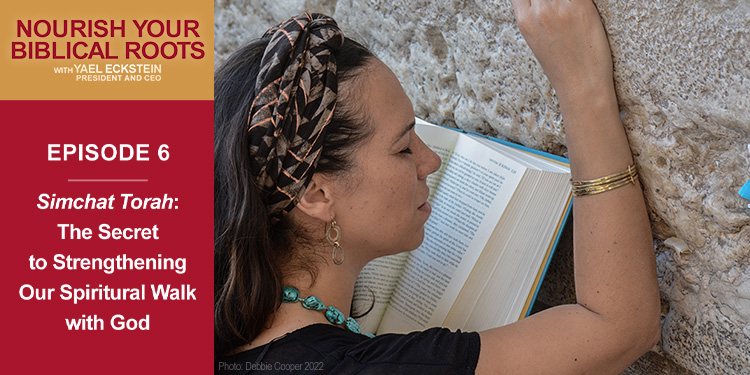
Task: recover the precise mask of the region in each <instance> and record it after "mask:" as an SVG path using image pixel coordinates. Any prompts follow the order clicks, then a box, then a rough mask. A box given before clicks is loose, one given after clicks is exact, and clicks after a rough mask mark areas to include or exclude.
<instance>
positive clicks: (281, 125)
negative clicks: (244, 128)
mask: <svg viewBox="0 0 750 375" xmlns="http://www.w3.org/2000/svg"><path fill="white" fill-rule="evenodd" d="M267 37H270V38H271V39H270V41H269V42H268V46H267V47H266V50H265V52H264V54H263V58H262V60H261V63H260V73H259V74H258V78H257V82H256V85H255V98H254V100H253V102H252V104H251V105H250V116H249V117H248V124H247V125H248V133H249V137H250V155H251V158H252V160H251V163H250V164H251V172H252V174H253V176H255V179H256V182H257V183H258V186H260V187H261V188H262V189H263V190H264V193H265V197H266V199H267V201H266V202H267V204H268V207H269V210H270V214H271V216H277V215H280V214H281V212H289V211H291V209H292V208H294V206H295V205H296V204H297V202H298V201H299V197H300V196H301V195H302V193H303V192H304V190H305V188H306V187H307V184H308V182H309V180H310V177H311V176H312V174H313V171H314V169H315V166H316V165H317V163H318V159H319V156H320V151H321V146H322V144H323V139H324V137H325V127H326V126H327V125H328V124H329V123H330V121H331V115H332V114H333V109H334V107H335V106H336V93H337V90H338V84H337V80H336V60H335V58H334V56H333V53H334V52H335V51H337V50H338V49H339V48H340V47H341V45H342V44H343V43H344V36H343V34H342V33H341V30H339V28H338V25H337V24H336V21H334V20H333V19H332V18H330V17H328V16H324V15H322V14H315V13H313V14H308V13H304V14H301V15H299V16H297V17H292V18H290V19H289V20H287V21H285V22H283V23H281V24H279V25H277V26H274V27H272V28H270V29H269V30H268V31H266V33H265V34H264V35H263V38H267Z"/></svg>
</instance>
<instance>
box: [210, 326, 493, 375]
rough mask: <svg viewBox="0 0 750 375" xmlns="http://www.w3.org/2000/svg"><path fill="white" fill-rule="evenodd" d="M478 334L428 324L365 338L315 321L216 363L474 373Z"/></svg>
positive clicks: (223, 368)
mask: <svg viewBox="0 0 750 375" xmlns="http://www.w3.org/2000/svg"><path fill="white" fill-rule="evenodd" d="M479 345H480V343H479V335H478V334H477V333H474V332H472V333H463V332H460V331H458V332H451V331H450V330H448V329H444V328H432V329H428V330H425V331H419V332H412V333H408V334H385V335H380V336H376V337H374V338H369V337H366V336H364V335H359V334H356V333H352V332H348V331H345V330H343V329H341V328H339V327H334V326H331V325H327V324H314V325H310V326H307V327H304V328H301V329H299V330H297V331H294V332H291V333H289V334H287V335H285V336H283V337H281V338H279V339H277V340H274V341H273V342H271V343H269V344H267V345H264V346H260V347H257V348H254V349H251V350H249V351H246V352H242V353H238V354H236V355H233V356H230V357H226V358H224V359H222V361H219V362H217V364H216V370H217V373H221V374H245V373H247V372H248V371H250V370H255V371H259V372H260V373H264V371H265V373H268V374H271V373H276V372H278V373H281V372H284V371H287V372H288V371H294V372H295V373H310V374H313V373H314V374H354V373H357V374H369V373H373V374H374V373H378V374H382V373H383V372H390V373H392V374H400V373H433V374H473V373H474V368H475V367H476V364H477V360H478V358H479Z"/></svg>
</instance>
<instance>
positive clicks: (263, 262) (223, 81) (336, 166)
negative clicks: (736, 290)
mask: <svg viewBox="0 0 750 375" xmlns="http://www.w3.org/2000/svg"><path fill="white" fill-rule="evenodd" d="M267 44H268V39H260V40H255V41H253V42H251V43H249V44H248V45H246V46H244V47H242V48H241V49H239V50H238V51H237V52H235V53H234V54H233V55H232V56H231V57H229V59H227V61H226V62H225V63H224V64H223V65H222V66H221V67H220V68H219V69H218V70H217V71H216V73H215V75H214V357H215V358H216V357H218V356H221V355H224V354H227V353H229V352H231V351H232V350H233V349H235V348H237V347H238V346H241V345H244V344H247V343H249V342H250V341H252V340H253V338H255V337H256V336H257V335H258V334H259V333H260V332H261V331H263V330H264V329H265V326H266V323H267V321H268V318H269V316H270V315H271V314H272V313H273V312H274V311H276V309H277V308H278V307H279V305H280V304H281V289H282V288H283V285H282V282H283V279H284V276H285V274H284V272H288V270H289V269H290V268H296V269H303V270H306V271H308V272H310V273H311V275H312V276H313V277H314V276H315V267H314V262H309V261H307V262H306V261H301V260H309V259H306V257H307V258H309V257H311V254H295V253H294V251H293V249H292V247H293V246H292V245H293V243H294V242H295V241H296V240H295V239H294V238H293V236H296V235H297V236H298V235H299V231H298V230H296V229H295V228H294V226H293V225H292V223H290V220H289V219H288V218H287V217H286V216H284V217H282V218H281V220H279V221H274V220H272V219H271V218H270V217H269V213H268V209H267V208H266V205H265V203H264V199H263V197H262V194H261V192H260V190H259V189H258V187H257V186H256V184H255V179H254V177H253V176H251V175H250V172H249V171H250V145H249V144H248V143H249V142H248V136H247V134H248V133H247V119H248V115H249V111H250V103H251V102H252V101H253V98H254V96H255V93H254V87H255V81H256V78H257V76H258V71H259V65H260V60H261V58H262V56H263V51H264V50H265V48H266V45H267ZM334 56H335V58H336V65H337V73H336V76H337V79H338V82H339V88H341V87H342V84H344V83H345V82H350V83H351V82H353V80H355V79H356V78H357V77H358V76H359V74H361V70H362V68H363V67H365V66H366V64H367V63H368V61H369V60H370V59H372V58H373V55H372V53H371V52H370V51H369V50H367V48H365V47H363V46H362V45H361V44H359V43H357V42H355V41H353V40H351V39H348V38H345V40H344V44H343V46H342V47H341V48H340V49H339V51H337V52H336V53H334ZM350 91H351V90H350ZM357 107H358V106H357V105H355V104H354V102H353V101H352V100H350V98H344V97H342V95H341V90H339V96H338V98H337V104H336V108H335V110H334V112H333V116H332V120H331V123H330V124H329V125H328V126H327V128H326V134H325V141H324V143H323V146H322V151H321V156H320V159H319V161H318V165H317V167H316V169H315V173H330V174H339V173H341V172H345V171H347V170H351V168H352V167H353V166H354V163H353V161H352V154H353V151H354V149H355V148H356V147H357V145H358V144H360V143H361V142H363V141H364V140H365V139H366V138H367V137H368V136H369V134H370V131H369V127H368V126H366V116H365V114H364V111H362V110H361V108H357Z"/></svg>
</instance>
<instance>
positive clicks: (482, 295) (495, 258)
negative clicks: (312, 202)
mask: <svg viewBox="0 0 750 375" xmlns="http://www.w3.org/2000/svg"><path fill="white" fill-rule="evenodd" d="M416 123H417V125H416V132H417V134H418V135H419V136H420V137H421V138H422V140H423V141H424V142H425V143H426V144H427V146H429V147H430V148H431V149H432V150H434V151H435V152H436V153H437V154H438V155H440V158H441V159H442V161H443V164H442V166H441V168H440V170H439V171H437V172H436V173H434V174H433V175H431V176H429V177H428V180H427V184H428V186H429V187H430V194H431V195H430V198H429V201H430V203H431V204H432V214H431V216H430V218H429V219H428V220H427V223H426V224H425V239H424V241H423V243H422V245H421V246H420V247H419V248H418V249H416V250H414V251H412V252H408V253H402V254H396V255H391V256H387V257H383V258H378V259H375V260H373V261H372V262H370V263H368V264H367V265H366V266H365V268H364V269H363V270H362V272H361V273H360V275H359V278H358V279H357V282H356V284H355V287H354V311H355V312H362V311H366V310H367V309H368V308H369V307H370V306H371V305H372V303H373V294H374V295H375V304H374V306H373V308H372V311H370V313H368V314H367V315H365V316H364V317H362V318H359V319H357V321H358V322H359V323H360V326H361V328H362V331H363V332H367V333H378V334H381V333H392V332H398V333H406V332H410V331H414V330H422V329H425V328H428V327H437V326H442V327H447V328H451V329H459V328H460V329H462V330H466V331H480V330H483V329H487V328H492V327H499V326H502V325H505V324H508V323H512V322H515V321H516V320H519V319H521V318H523V317H525V316H526V315H528V313H529V311H530V309H531V305H532V304H533V301H534V298H535V297H536V293H537V291H538V288H539V286H540V284H541V279H542V278H543V277H544V273H545V272H546V268H547V265H548V264H549V261H550V259H551V258H552V252H553V251H554V247H555V245H556V243H557V240H558V239H559V236H560V232H561V231H562V227H563V224H564V223H565V221H566V219H567V217H568V216H569V215H570V204H571V201H572V194H571V188H570V183H569V179H570V168H569V164H568V163H567V160H566V159H564V158H561V157H558V156H554V155H551V154H547V153H543V152H541V151H536V150H531V149H529V148H526V147H523V146H519V145H514V144H511V143H508V142H505V141H501V140H499V139H494V138H488V137H485V136H482V135H478V134H473V133H465V132H462V131H460V130H456V129H449V128H443V127H440V126H437V125H432V124H429V123H426V122H424V121H422V120H420V119H417V120H416Z"/></svg>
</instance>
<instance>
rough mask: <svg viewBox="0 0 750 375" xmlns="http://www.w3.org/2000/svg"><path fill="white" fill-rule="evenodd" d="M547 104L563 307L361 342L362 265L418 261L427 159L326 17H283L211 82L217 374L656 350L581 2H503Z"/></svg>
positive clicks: (633, 215)
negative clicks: (551, 110)
mask: <svg viewBox="0 0 750 375" xmlns="http://www.w3.org/2000/svg"><path fill="white" fill-rule="evenodd" d="M513 7H514V11H515V14H516V19H517V20H518V24H519V27H520V29H521V32H522V34H523V35H524V37H525V39H526V41H527V42H528V44H529V45H530V47H531V48H532V50H533V52H534V54H535V56H536V57H537V59H538V60H539V62H540V63H541V65H542V67H543V69H544V72H545V74H546V75H547V77H548V78H549V80H550V82H551V83H552V85H553V87H554V88H555V91H556V94H557V96H558V98H559V101H560V109H561V112H562V115H563V119H564V121H565V131H566V136H567V143H568V150H569V157H570V161H571V174H572V178H573V180H572V181H571V183H572V184H573V191H574V195H576V197H575V199H574V205H573V214H574V216H575V217H576V219H575V222H574V252H575V267H576V271H575V272H576V274H575V277H576V293H577V298H578V303H577V304H573V305H564V306H557V307H554V308H551V309H548V310H545V311H542V312H539V313H537V314H535V315H532V316H530V317H528V318H526V319H523V320H521V321H519V322H516V323H513V324H510V325H507V326H503V327H498V328H493V329H489V330H486V331H482V332H461V331H457V332H453V331H450V330H448V329H444V328H431V329H427V330H425V331H420V332H412V333H409V334H405V335H402V334H385V335H379V336H376V337H371V336H369V335H363V334H361V333H360V330H359V327H358V325H357V323H356V321H354V319H352V317H351V316H350V312H351V302H352V294H353V290H354V283H355V280H356V278H357V275H358V274H359V272H360V270H361V269H362V267H364V265H365V264H367V262H369V261H370V260H372V259H375V258H377V257H380V256H384V255H390V254H396V253H400V252H404V251H409V250H413V249H415V248H417V247H418V246H419V245H420V244H421V242H422V241H423V237H424V224H425V222H426V221H427V219H428V217H429V216H430V212H431V207H430V204H429V202H427V197H428V196H429V188H428V187H427V184H426V178H427V176H428V175H430V174H431V173H433V172H435V171H436V170H438V169H439V167H440V158H439V157H438V156H437V155H436V154H435V153H434V152H433V151H431V150H430V149H429V148H428V147H427V146H426V145H425V144H424V143H423V142H422V141H421V140H420V138H419V137H418V136H417V134H416V133H415V131H414V112H413V109H412V105H411V102H410V100H409V98H408V97H407V95H406V94H405V93H404V90H403V89H402V87H401V84H400V83H399V81H398V79H397V78H396V76H395V75H394V74H393V72H391V70H390V69H389V68H388V67H387V66H385V65H384V64H383V63H382V62H381V61H380V60H378V59H377V58H376V57H375V56H374V55H373V54H372V53H371V52H370V51H368V50H367V49H366V48H365V47H363V46H362V45H361V44H359V43H357V42H356V41H354V40H351V39H349V38H347V37H345V36H344V34H343V33H342V31H341V30H340V29H339V27H338V25H337V24H336V22H335V21H334V20H333V19H332V18H330V17H328V16H324V15H320V14H308V13H304V14H302V15H299V16H296V17H292V18H290V19H289V20H287V21H285V22H282V23H281V24H279V25H277V26H274V27H272V28H271V29H269V30H268V31H267V32H266V33H265V34H264V35H263V36H262V37H261V38H260V39H257V40H255V41H252V42H251V43H249V44H248V45H246V46H245V47H242V48H241V49H240V50H238V51H237V52H235V53H234V54H233V55H232V56H231V57H230V58H229V59H228V60H227V62H226V63H225V64H224V65H222V66H221V67H220V68H219V69H218V70H217V72H216V75H215V124H214V125H215V151H214V158H215V162H214V168H215V175H214V179H215V180H214V184H215V188H214V189H215V190H214V217H215V219H214V224H215V245H214V246H215V249H214V262H215V276H214V283H215V304H214V307H215V311H214V327H215V334H214V337H215V341H214V345H215V350H214V357H215V370H216V372H217V373H227V374H230V373H237V374H240V373H241V374H245V373H290V372H291V373H315V374H321V373H325V374H329V373H330V374H375V373H377V374H383V373H393V374H422V373H425V374H473V373H477V374H545V373H550V374H579V373H592V374H605V373H618V372H619V371H622V370H623V369H625V368H626V367H627V366H628V365H629V364H631V363H632V362H633V361H635V360H636V359H637V358H638V357H639V356H640V355H641V354H643V353H644V352H645V351H647V350H648V349H649V348H651V347H652V346H653V345H655V344H656V342H657V340H658V337H659V294H658V289H657V285H656V271H655V265H654V255H653V246H652V237H651V231H650V225H649V222H648V217H647V214H646V207H645V203H644V200H643V196H642V193H641V189H640V184H639V182H638V179H637V172H636V169H635V168H634V165H633V159H632V156H631V153H630V149H629V147H628V142H627V138H626V135H625V131H624V129H623V126H622V122H621V120H620V118H619V113H618V106H617V99H616V97H615V90H614V82H613V76H612V74H613V73H612V60H611V55H610V49H609V45H608V42H607V39H606V35H605V33H604V29H603V26H602V24H601V21H600V19H599V14H598V12H597V10H596V7H595V6H594V4H593V2H592V1H591V0H542V1H539V0H531V1H529V0H515V1H513Z"/></svg>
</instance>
